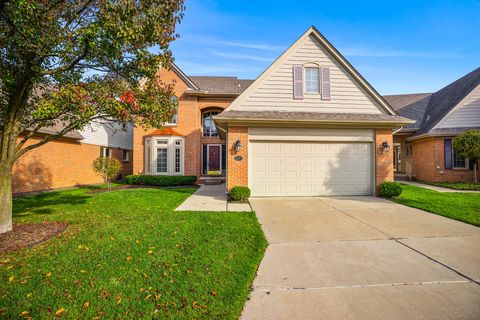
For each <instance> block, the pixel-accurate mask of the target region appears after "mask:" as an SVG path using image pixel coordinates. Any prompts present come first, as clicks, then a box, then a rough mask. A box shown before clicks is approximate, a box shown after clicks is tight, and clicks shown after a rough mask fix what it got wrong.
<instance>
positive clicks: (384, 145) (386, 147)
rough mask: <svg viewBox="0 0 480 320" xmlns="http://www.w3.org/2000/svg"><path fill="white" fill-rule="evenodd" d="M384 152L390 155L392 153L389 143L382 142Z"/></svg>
mask: <svg viewBox="0 0 480 320" xmlns="http://www.w3.org/2000/svg"><path fill="white" fill-rule="evenodd" d="M382 151H383V153H389V152H390V145H389V144H388V142H387V141H383V142H382Z"/></svg>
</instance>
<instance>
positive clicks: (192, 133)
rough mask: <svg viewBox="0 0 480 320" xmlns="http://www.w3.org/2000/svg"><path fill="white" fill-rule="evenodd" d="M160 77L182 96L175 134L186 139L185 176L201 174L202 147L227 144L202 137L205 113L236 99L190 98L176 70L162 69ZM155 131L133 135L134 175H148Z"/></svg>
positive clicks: (142, 131)
mask: <svg viewBox="0 0 480 320" xmlns="http://www.w3.org/2000/svg"><path fill="white" fill-rule="evenodd" d="M158 76H159V77H160V78H161V79H162V81H163V82H165V83H174V84H175V90H174V91H175V95H176V96H177V97H178V104H179V108H178V122H177V123H178V125H177V126H174V129H175V131H177V132H178V133H180V134H182V135H183V136H184V138H185V171H184V172H185V175H195V176H200V175H201V173H202V172H201V165H202V144H207V143H214V144H223V143H225V141H223V140H221V139H220V138H218V137H213V138H203V137H202V119H201V117H202V112H203V111H205V110H208V109H219V110H223V109H225V108H226V107H228V105H229V104H230V103H231V102H232V101H233V98H216V99H213V98H197V97H188V96H186V95H185V91H186V90H187V89H188V86H187V84H186V83H185V82H183V80H182V79H181V78H180V77H178V76H177V74H176V73H175V72H174V71H171V70H170V71H168V70H165V69H161V70H159V72H158ZM155 130H156V128H154V129H144V128H142V127H136V128H135V129H134V134H133V148H134V152H133V153H134V154H133V173H134V174H143V173H144V172H145V168H144V166H145V161H144V156H145V151H144V136H145V135H146V134H149V133H151V132H153V131H155Z"/></svg>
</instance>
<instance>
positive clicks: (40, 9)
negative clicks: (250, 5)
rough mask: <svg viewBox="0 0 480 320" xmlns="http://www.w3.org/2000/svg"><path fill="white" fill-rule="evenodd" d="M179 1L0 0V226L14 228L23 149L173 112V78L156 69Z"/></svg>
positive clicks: (152, 121) (159, 119)
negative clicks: (93, 126) (96, 124)
mask: <svg viewBox="0 0 480 320" xmlns="http://www.w3.org/2000/svg"><path fill="white" fill-rule="evenodd" d="M183 2H184V1H183V0H144V1H143V0H142V1H131V0H77V1H45V0H29V1H25V0H0V233H2V232H6V231H9V230H11V229H12V176H13V175H12V169H13V165H14V163H15V161H16V160H17V159H18V158H19V157H21V156H22V155H24V154H25V153H26V152H28V151H29V150H32V149H34V148H37V147H40V146H42V145H44V144H45V143H48V142H49V141H52V140H55V139H58V138H60V137H62V136H63V135H65V134H66V133H68V132H70V131H73V130H79V129H82V128H83V127H85V126H86V125H87V124H88V123H90V122H92V121H105V120H107V121H111V120H116V121H120V122H136V123H137V124H139V125H142V126H146V127H161V126H162V124H163V123H165V122H166V121H168V120H169V119H170V118H171V117H172V115H173V114H174V113H175V109H176V105H177V103H176V102H175V100H173V99H171V97H172V96H173V93H174V92H173V89H174V84H173V83H163V82H162V81H161V80H160V79H158V78H157V77H156V73H157V71H158V67H159V65H163V66H165V67H167V68H168V67H169V66H170V65H171V64H170V62H171V52H170V50H169V45H170V43H171V42H172V41H173V40H175V39H176V38H177V34H176V32H175V27H176V25H177V23H179V22H180V20H181V19H182V17H183V12H184V9H185V7H184V4H183ZM139 83H141V85H139ZM52 126H55V127H56V128H61V129H59V131H58V132H57V133H55V134H51V135H47V136H43V138H42V139H41V140H40V141H38V140H34V141H32V140H31V139H30V138H32V137H34V136H35V137H38V136H39V135H38V133H39V132H41V129H42V128H46V127H52ZM29 140H30V141H29Z"/></svg>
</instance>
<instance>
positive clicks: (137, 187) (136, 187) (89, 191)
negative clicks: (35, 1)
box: [87, 184, 199, 194]
mask: <svg viewBox="0 0 480 320" xmlns="http://www.w3.org/2000/svg"><path fill="white" fill-rule="evenodd" d="M142 188H156V189H177V188H199V186H198V185H196V184H189V185H183V186H173V187H160V186H150V185H143V184H141V185H133V184H125V185H122V186H117V187H113V188H111V189H106V188H105V189H92V190H88V192H87V193H93V194H94V193H103V192H110V191H117V190H125V189H142Z"/></svg>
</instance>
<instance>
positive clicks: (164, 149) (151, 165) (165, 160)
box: [145, 136, 184, 175]
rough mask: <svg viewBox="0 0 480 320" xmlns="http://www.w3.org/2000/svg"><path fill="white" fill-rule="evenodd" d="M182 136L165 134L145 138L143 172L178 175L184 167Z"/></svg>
mask: <svg viewBox="0 0 480 320" xmlns="http://www.w3.org/2000/svg"><path fill="white" fill-rule="evenodd" d="M183 148H184V140H183V138H179V137H174V136H166V137H163V136H162V137H160V136H158V137H153V138H149V139H147V140H145V173H146V174H158V175H180V174H183V168H184V164H183V162H184V149H183Z"/></svg>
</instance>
